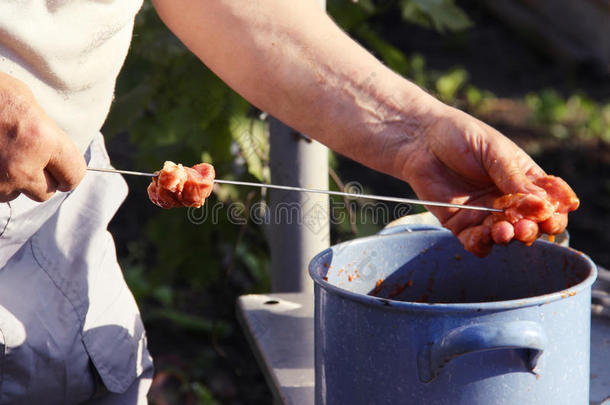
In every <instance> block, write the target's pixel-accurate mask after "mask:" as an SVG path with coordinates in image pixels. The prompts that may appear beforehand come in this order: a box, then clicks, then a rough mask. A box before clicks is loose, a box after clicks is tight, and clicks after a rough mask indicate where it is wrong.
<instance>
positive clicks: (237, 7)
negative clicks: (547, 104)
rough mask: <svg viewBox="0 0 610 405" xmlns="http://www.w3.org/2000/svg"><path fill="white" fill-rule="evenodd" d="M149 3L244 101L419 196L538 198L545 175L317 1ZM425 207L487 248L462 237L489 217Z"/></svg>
mask: <svg viewBox="0 0 610 405" xmlns="http://www.w3.org/2000/svg"><path fill="white" fill-rule="evenodd" d="M153 3H154V5H155V7H156V9H157V11H158V12H159V14H160V16H161V18H162V19H163V20H164V21H165V23H166V24H167V25H168V26H169V27H170V29H172V31H174V33H176V35H177V36H178V37H179V38H180V39H181V40H182V41H183V42H184V43H185V44H186V45H187V46H188V47H189V48H190V49H191V50H192V51H193V52H194V53H195V54H196V55H197V56H198V57H199V58H200V59H201V60H202V61H203V62H204V63H205V64H206V65H207V66H209V67H210V68H211V69H212V70H213V71H215V72H216V73H217V74H218V75H219V76H220V77H221V78H222V79H223V80H224V81H226V82H227V83H228V84H229V85H230V86H231V87H233V88H234V89H235V90H236V91H237V92H239V93H240V94H242V95H243V96H244V97H245V98H246V99H248V100H249V101H250V102H252V103H253V104H255V105H256V106H258V107H259V108H261V109H263V110H265V111H268V112H270V113H271V114H273V115H274V116H276V117H277V118H279V119H281V120H282V121H284V122H286V123H287V124H289V125H290V126H292V127H294V128H296V129H298V130H299V131H302V132H304V133H306V134H308V135H309V136H311V137H313V138H315V139H317V140H319V141H321V142H322V143H324V144H326V145H327V146H329V147H330V148H332V149H334V150H335V151H337V152H339V153H341V154H344V155H346V156H348V157H350V158H352V159H354V160H357V161H359V162H362V163H364V164H366V165H368V166H369V167H372V168H374V169H377V170H379V171H383V172H385V173H389V174H391V175H393V176H395V177H398V178H401V179H403V180H405V181H407V182H409V184H410V185H411V186H412V187H413V189H414V191H415V192H416V193H417V195H418V196H419V197H420V198H422V199H427V200H438V201H449V202H454V203H469V204H474V205H477V204H478V205H485V206H491V204H492V201H493V200H494V199H495V198H496V197H498V196H499V195H502V194H506V193H520V192H521V193H534V194H537V195H539V196H541V197H546V192H545V191H544V190H543V189H542V188H540V187H538V186H536V185H535V184H534V183H533V182H532V180H534V179H536V178H539V177H541V176H543V175H544V172H543V171H542V169H540V168H539V167H538V166H537V165H536V164H535V163H534V162H533V161H532V160H531V159H530V158H529V156H527V154H525V153H524V152H523V151H522V150H521V149H519V148H518V147H517V146H516V145H515V144H514V143H512V142H511V141H510V140H508V139H507V138H505V137H504V136H502V135H501V134H500V133H498V132H497V131H495V130H494V129H493V128H491V127H489V126H487V125H485V124H484V123H482V122H480V121H478V120H476V119H475V118H473V117H471V116H469V115H467V114H465V113H463V112H461V111H458V110H455V109H453V108H451V107H449V106H446V105H444V104H443V103H441V102H440V101H438V100H436V99H434V98H433V97H432V96H430V95H428V94H427V93H425V92H424V91H423V90H421V89H420V88H418V87H417V86H415V85H414V84H412V83H410V82H409V81H407V80H405V79H403V78H401V77H400V76H398V75H396V74H395V73H393V72H392V71H390V70H389V69H388V68H386V67H385V66H384V65H383V64H381V63H380V62H379V61H377V60H376V59H375V58H374V57H373V56H372V55H371V54H369V53H368V52H367V51H366V50H364V49H363V48H362V47H361V46H359V45H358V44H357V43H356V42H354V41H353V40H351V39H350V38H349V37H348V36H347V35H345V33H343V32H342V31H341V30H340V29H339V28H338V27H337V26H336V25H335V24H334V23H333V22H332V20H331V19H330V18H329V17H328V16H327V15H326V14H325V13H324V12H323V11H322V10H321V9H320V8H319V7H318V4H317V2H316V1H314V0H300V1H286V0H258V1H252V0H217V1H195V0H153ZM431 210H432V211H433V213H434V214H435V215H436V216H437V217H439V219H440V220H441V221H442V222H443V224H444V225H446V226H447V227H448V228H449V229H451V230H452V231H453V232H454V233H455V234H457V235H463V237H461V238H462V241H463V242H464V241H465V240H466V239H468V240H469V243H470V244H473V245H476V244H477V243H479V241H480V242H481V243H486V244H490V242H489V240H490V238H489V235H488V233H489V232H487V234H485V232H474V233H473V232H467V233H466V234H463V232H465V231H468V228H472V227H473V226H476V225H479V224H480V223H481V222H482V221H483V219H484V218H485V216H486V214H484V213H481V212H475V211H468V210H455V209H440V208H431ZM562 215H567V214H562ZM532 226H535V224H534V225H532ZM530 230H531V229H530ZM534 231H536V232H535V233H537V228H536V229H535V230H534ZM473 235H474V236H473ZM520 235H521V233H520V232H517V233H516V234H515V238H516V239H520ZM484 239H485V240H484ZM526 241H527V240H526Z"/></svg>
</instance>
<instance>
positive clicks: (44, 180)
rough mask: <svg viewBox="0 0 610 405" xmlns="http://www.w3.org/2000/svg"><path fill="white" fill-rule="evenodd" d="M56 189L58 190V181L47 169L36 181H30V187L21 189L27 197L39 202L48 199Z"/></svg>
mask: <svg viewBox="0 0 610 405" xmlns="http://www.w3.org/2000/svg"><path fill="white" fill-rule="evenodd" d="M55 191H57V181H55V179H54V178H53V176H51V174H50V173H49V172H48V171H46V170H44V171H43V174H42V175H41V176H39V177H38V178H37V179H36V181H32V182H30V184H29V187H28V188H26V189H23V190H21V192H22V193H23V194H24V195H25V196H26V197H28V198H30V199H32V200H34V201H38V202H43V201H47V200H48V199H49V198H51V197H52V196H53V194H55Z"/></svg>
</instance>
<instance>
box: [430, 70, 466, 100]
mask: <svg viewBox="0 0 610 405" xmlns="http://www.w3.org/2000/svg"><path fill="white" fill-rule="evenodd" d="M467 80H468V72H466V71H465V70H464V69H459V68H458V69H453V70H452V71H450V72H449V73H446V74H444V75H442V76H441V77H439V78H438V79H437V80H436V91H438V93H439V96H440V97H441V98H442V99H443V100H444V101H445V102H452V101H454V100H455V96H456V95H457V92H458V90H460V88H462V86H463V85H464V84H465V83H466V81H467Z"/></svg>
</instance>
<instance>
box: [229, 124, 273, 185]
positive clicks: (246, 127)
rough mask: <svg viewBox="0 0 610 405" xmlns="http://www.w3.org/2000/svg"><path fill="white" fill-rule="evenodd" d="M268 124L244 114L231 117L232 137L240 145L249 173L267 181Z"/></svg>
mask: <svg viewBox="0 0 610 405" xmlns="http://www.w3.org/2000/svg"><path fill="white" fill-rule="evenodd" d="M266 133H267V126H266V124H265V123H264V122H263V121H260V120H255V119H250V118H246V117H242V116H234V117H232V118H231V137H232V138H233V140H234V141H235V142H236V143H237V144H238V145H239V149H240V154H241V157H242V158H243V159H244V160H245V162H246V165H247V167H248V173H250V174H251V175H253V176H254V177H256V178H257V179H258V180H259V181H265V175H264V173H263V170H264V167H265V163H264V162H263V159H264V158H266V154H268V148H267V139H268V138H267V136H266Z"/></svg>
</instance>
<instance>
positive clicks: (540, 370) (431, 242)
mask: <svg viewBox="0 0 610 405" xmlns="http://www.w3.org/2000/svg"><path fill="white" fill-rule="evenodd" d="M309 272H310V275H311V277H312V278H313V280H314V282H315V371H316V388H315V389H316V404H318V405H336V404H341V405H343V404H350V405H352V404H426V405H432V404H451V405H455V404H468V405H472V404H485V405H488V404H494V405H495V404H515V405H523V404H570V405H576V404H582V405H586V404H589V345H590V319H591V318H590V307H591V284H592V283H593V281H594V280H595V277H596V275H597V269H596V266H595V264H594V263H593V262H592V261H591V260H590V259H589V258H588V257H587V256H585V255H584V254H582V253H580V252H578V251H575V250H573V249H570V248H568V247H565V246H559V245H556V244H553V243H549V242H545V241H537V242H535V243H534V244H533V245H532V246H530V247H527V246H524V245H523V244H520V243H511V244H509V245H508V246H496V247H495V248H494V250H493V252H492V253H491V254H490V255H489V256H488V257H486V258H485V259H479V258H477V257H475V256H474V255H472V254H470V253H468V252H466V251H465V250H464V249H463V248H462V246H461V245H460V243H459V241H458V240H457V239H456V238H455V237H454V236H453V235H452V234H451V233H450V232H448V231H446V230H443V229H442V228H437V227H429V226H421V225H420V226H417V225H415V226H399V227H393V228H388V229H386V230H384V231H382V233H381V234H378V235H375V236H372V237H367V238H361V239H356V240H353V241H350V242H345V243H341V244H338V245H335V246H332V247H331V248H329V249H327V250H325V251H323V252H321V253H320V254H318V255H317V256H316V257H315V258H314V259H313V260H312V261H311V264H310V267H309Z"/></svg>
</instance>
